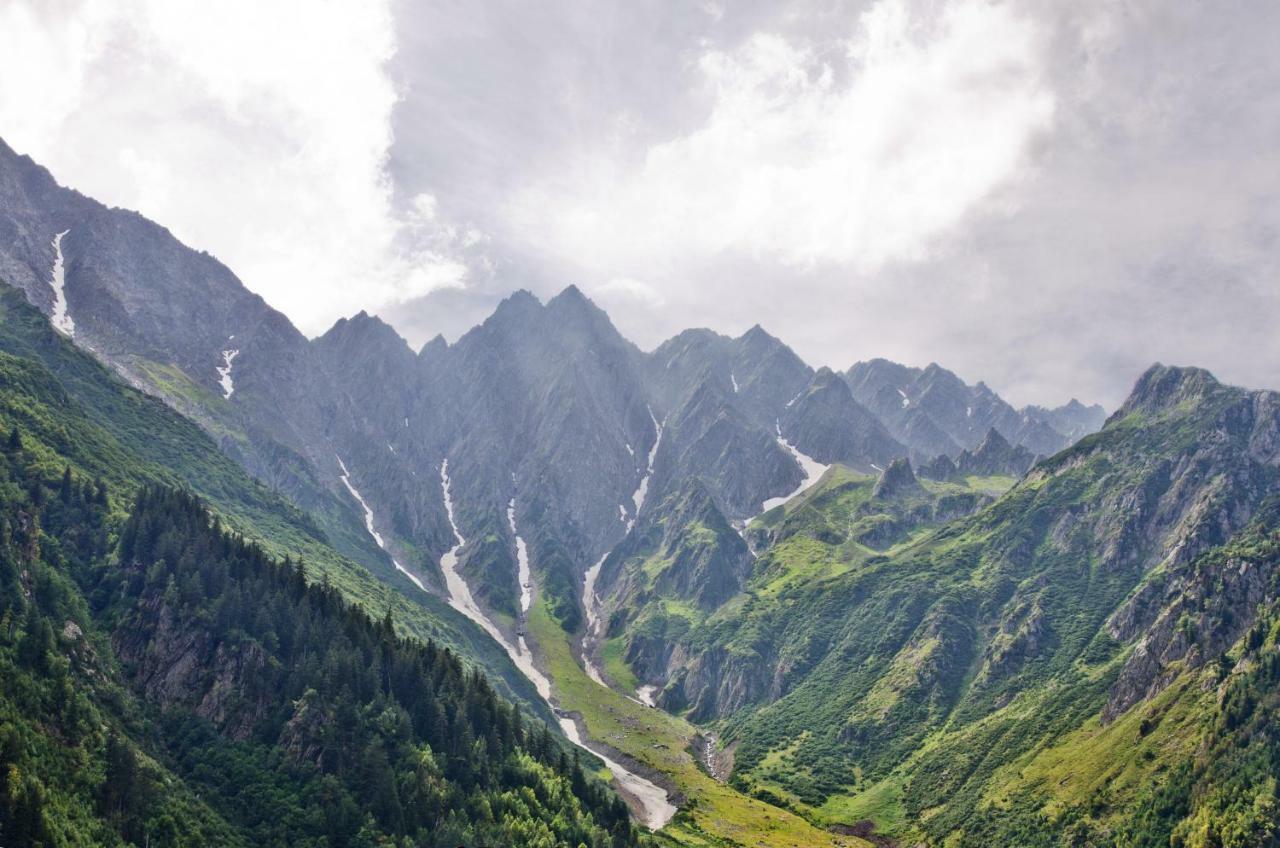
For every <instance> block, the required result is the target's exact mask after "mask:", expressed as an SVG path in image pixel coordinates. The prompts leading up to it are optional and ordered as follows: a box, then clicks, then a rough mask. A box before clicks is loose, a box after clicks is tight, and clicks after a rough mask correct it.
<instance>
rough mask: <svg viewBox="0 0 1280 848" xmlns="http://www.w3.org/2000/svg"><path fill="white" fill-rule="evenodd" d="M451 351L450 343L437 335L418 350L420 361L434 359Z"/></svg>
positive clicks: (440, 335)
mask: <svg viewBox="0 0 1280 848" xmlns="http://www.w3.org/2000/svg"><path fill="white" fill-rule="evenodd" d="M448 349H449V342H448V340H446V339H445V337H444V335H443V334H441V333H437V334H436V335H435V336H434V337H432V338H431V339H430V340H429V341H428V342H427V343H426V344H424V345H423V346H422V347H421V348H419V349H418V358H419V359H433V358H435V357H437V356H439V355H441V354H442V353H444V352H445V351H447V350H448Z"/></svg>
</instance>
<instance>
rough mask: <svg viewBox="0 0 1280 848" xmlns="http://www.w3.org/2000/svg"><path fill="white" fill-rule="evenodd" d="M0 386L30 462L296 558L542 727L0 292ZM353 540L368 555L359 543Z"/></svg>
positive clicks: (185, 425)
mask: <svg viewBox="0 0 1280 848" xmlns="http://www.w3.org/2000/svg"><path fill="white" fill-rule="evenodd" d="M0 375H2V376H3V379H0V424H2V425H3V426H4V427H5V428H6V430H5V432H8V430H7V428H8V427H11V426H13V425H17V426H18V427H20V428H21V429H22V431H23V432H24V433H25V434H26V436H27V442H28V446H27V451H28V453H29V454H31V455H32V456H36V457H40V459H41V461H42V462H45V463H47V464H49V465H50V467H53V466H55V465H56V466H57V467H58V468H61V467H62V465H63V464H69V465H70V466H71V467H72V468H74V469H75V470H76V471H78V472H81V473H84V474H86V475H89V476H92V477H97V478H101V479H103V480H104V481H105V482H107V483H108V484H110V485H111V486H113V487H114V488H117V489H119V490H121V491H132V490H133V489H135V488H137V487H139V486H143V485H148V484H156V483H162V484H166V485H173V486H182V487H186V488H189V489H190V490H192V491H194V492H196V493H197V494H199V495H201V496H202V497H204V498H206V499H207V500H208V501H209V503H210V504H211V505H212V506H213V508H214V509H215V510H216V511H217V512H218V514H219V516H220V517H221V519H222V520H223V521H224V522H225V523H226V525H227V526H228V527H230V528H232V529H234V530H236V531H237V532H239V533H242V534H244V535H245V536H246V537H248V538H251V539H253V540H255V541H257V542H259V543H261V544H263V545H264V546H265V547H266V548H267V549H268V550H269V551H271V552H272V553H273V554H275V555H277V556H285V555H289V556H294V557H301V558H302V559H304V560H305V561H306V563H307V568H308V569H309V572H310V574H311V576H312V577H313V578H318V577H319V576H321V575H323V576H324V578H325V579H327V580H329V581H330V582H331V583H332V584H333V585H335V586H337V587H339V588H340V589H342V590H343V592H344V593H345V594H346V595H347V597H348V598H351V599H353V600H355V601H357V602H358V603H360V604H362V605H363V606H365V607H366V608H369V609H387V608H391V609H392V610H393V612H394V613H395V615H396V619H397V621H399V622H400V623H401V625H402V626H405V627H406V628H408V629H409V630H410V631H411V632H412V633H414V634H415V635H417V636H419V637H420V638H424V639H426V638H430V639H434V640H436V641H438V642H442V643H444V644H447V645H450V646H452V647H454V648H455V649H457V650H458V651H460V652H461V653H463V654H464V655H466V656H468V657H470V658H472V659H474V660H475V661H477V662H480V663H482V664H483V665H484V666H485V667H486V668H487V669H489V670H490V672H491V673H492V675H493V676H494V678H495V680H497V681H498V682H499V685H500V686H501V687H502V688H503V690H504V692H505V693H506V694H508V695H510V696H512V697H515V698H517V699H519V700H520V701H521V702H523V703H525V704H528V705H532V706H533V707H534V708H535V709H539V710H541V711H542V713H541V714H544V715H545V706H542V701H541V700H540V699H539V698H538V697H537V694H536V693H535V692H534V691H533V688H532V686H531V684H530V683H529V681H528V680H527V679H526V678H525V677H524V676H523V675H522V674H520V672H518V671H517V670H516V669H515V668H514V667H513V666H512V665H511V663H510V661H509V660H508V659H507V657H506V655H505V654H504V653H503V651H502V650H501V649H500V648H499V647H498V646H496V645H495V644H494V643H493V642H492V641H491V640H490V639H489V638H488V637H487V636H485V635H484V634H483V633H482V632H481V631H480V630H479V628H477V627H475V626H474V625H472V624H471V623H470V622H469V621H467V620H465V619H464V618H462V617H461V616H460V615H458V614H457V613H455V612H454V611H453V610H452V609H450V608H449V607H448V606H447V605H446V604H445V603H444V602H443V601H440V600H439V599H437V598H436V597H434V596H432V595H429V594H427V593H424V592H421V591H419V590H418V589H417V588H416V587H414V586H413V585H412V584H411V583H410V582H409V581H408V580H406V579H405V578H404V577H403V576H400V575H397V574H396V572H395V571H394V570H393V569H391V568H389V567H382V568H380V570H376V571H374V570H368V569H366V568H365V567H363V566H362V565H361V564H359V563H357V562H355V561H353V560H351V559H348V558H347V557H345V556H343V555H342V554H340V553H339V552H338V551H337V550H335V547H334V546H333V545H332V544H331V538H332V537H331V536H330V535H329V534H328V533H327V532H326V531H325V530H324V529H323V528H321V527H320V526H319V524H318V522H316V521H315V520H314V518H313V517H312V516H311V515H309V514H307V513H305V512H303V511H301V510H299V509H298V508H297V507H295V506H294V505H292V504H291V503H289V502H288V501H287V500H286V499H284V498H283V497H281V496H280V495H279V494H278V493H276V492H273V491H272V490H270V489H269V488H267V487H266V486H264V485H262V484H261V483H259V482H257V481H255V480H253V479H251V478H250V477H249V476H248V475H247V474H246V473H245V472H244V471H243V470H242V469H241V468H240V467H239V466H238V465H237V464H236V463H235V462H233V461H232V460H231V459H229V458H227V457H226V456H224V455H223V454H222V453H220V452H219V451H218V450H217V446H216V445H215V444H214V442H213V441H212V440H211V439H210V437H209V436H208V435H207V434H206V433H205V432H204V431H203V430H201V429H200V428H199V427H197V426H196V425H195V424H193V423H192V422H190V421H188V420H186V419H184V418H183V417H181V416H180V415H177V414H176V413H174V412H173V411H172V410H170V409H169V408H168V407H166V406H165V405H164V404H163V403H161V402H160V401H159V400H156V399H155V398H151V397H148V396H147V395H145V394H143V393H141V392H139V391H137V390H135V389H132V388H130V387H128V386H126V385H124V384H123V383H122V382H120V381H119V380H118V379H117V378H115V377H114V376H113V375H112V374H111V373H110V372H108V371H107V370H106V369H105V368H104V367H103V366H102V365H99V364H98V363H97V362H95V361H94V359H93V358H92V357H90V356H88V355H87V354H85V353H83V352H81V351H80V350H78V349H76V347H75V346H74V345H72V344H71V343H70V342H69V341H68V340H67V339H65V338H63V337H62V336H61V335H60V334H59V333H56V332H55V331H54V330H53V329H52V328H51V327H50V326H49V324H48V322H47V321H46V320H45V319H44V317H43V316H42V315H40V313H39V312H37V311H36V310H35V309H34V308H32V307H31V306H29V305H28V304H26V303H25V302H23V297H22V295H21V293H20V292H17V291H15V290H13V289H0ZM356 540H357V541H359V542H360V543H361V544H365V545H368V546H369V547H371V548H373V543H372V541H371V540H369V539H368V537H367V535H364V534H361V535H360V536H357V537H356ZM374 551H376V548H374ZM369 559H370V560H371V561H372V562H374V563H375V564H378V563H384V562H385V559H382V558H381V557H379V556H377V555H376V554H375V555H371V556H370V557H369Z"/></svg>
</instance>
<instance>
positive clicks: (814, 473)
mask: <svg viewBox="0 0 1280 848" xmlns="http://www.w3.org/2000/svg"><path fill="white" fill-rule="evenodd" d="M774 427H775V431H776V433H777V436H776V438H777V440H778V444H779V445H780V446H782V448H784V449H785V450H786V451H787V452H788V453H790V454H791V458H792V459H794V460H795V461H796V464H797V465H799V466H800V471H801V472H802V473H803V474H804V479H802V480H801V481H800V485H799V486H797V487H796V489H795V491H793V492H791V493H790V494H786V495H783V496H782V497H777V498H769V500H767V501H765V502H764V506H763V507H762V508H761V510H760V512H761V514H762V515H763V514H764V513H766V512H768V511H769V510H771V509H773V508H774V507H779V506H782V505H783V504H784V503H786V502H787V501H789V500H791V499H792V498H794V497H795V496H796V495H798V494H800V493H801V492H803V491H804V490H805V489H807V488H809V487H810V486H812V485H813V484H814V483H816V482H818V478H820V477H821V476H822V475H823V474H825V473H826V471H827V469H828V468H830V467H831V466H829V465H823V464H822V463H821V462H818V460H816V459H814V458H813V457H811V456H809V455H808V454H805V453H802V452H801V451H800V449H799V448H797V447H796V446H795V445H793V444H791V442H788V441H787V440H786V439H784V438H783V437H782V425H781V424H775V425H774Z"/></svg>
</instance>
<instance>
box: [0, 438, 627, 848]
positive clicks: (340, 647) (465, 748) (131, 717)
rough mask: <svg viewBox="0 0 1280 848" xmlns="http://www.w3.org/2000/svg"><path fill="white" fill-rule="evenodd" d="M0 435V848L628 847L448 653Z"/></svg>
mask: <svg viewBox="0 0 1280 848" xmlns="http://www.w3.org/2000/svg"><path fill="white" fill-rule="evenodd" d="M8 432H9V433H10V436H9V438H8V439H7V440H6V442H5V445H4V447H3V448H2V449H0V621H3V622H5V626H4V627H3V628H0V667H2V668H3V678H4V680H5V681H6V685H5V687H4V690H3V692H2V693H0V765H2V766H3V769H2V770H0V774H2V775H3V780H4V784H5V790H6V791H5V792H4V793H0V838H3V839H4V841H5V844H12V845H48V846H54V845H78V844H95V845H126V844H148V845H161V846H164V845H187V844H219V845H299V846H303V845H315V846H321V845H325V846H360V845H372V844H379V843H380V842H382V841H384V840H387V839H396V838H401V837H403V838H411V839H412V841H413V842H414V844H418V845H440V846H452V845H455V844H459V843H463V844H479V843H491V844H515V843H519V844H527V845H542V846H547V848H551V846H557V845H563V844H579V843H582V844H589V845H593V846H601V848H603V846H622V845H633V844H636V842H637V840H638V836H637V834H636V833H635V832H634V831H633V830H632V828H631V826H630V823H629V820H628V815H627V810H626V807H625V805H624V804H623V803H622V802H621V800H619V799H618V798H617V797H616V796H613V795H612V794H611V793H609V792H608V790H606V789H604V788H603V787H602V786H600V785H599V784H597V783H595V782H593V781H591V780H589V779H588V778H587V776H586V775H585V774H584V772H583V771H582V769H581V767H580V766H579V764H578V762H577V758H576V756H575V757H572V758H570V757H568V756H567V755H566V752H565V750H564V749H563V748H561V747H560V744H559V743H557V742H556V741H555V739H554V738H553V737H552V735H551V734H550V732H549V730H548V728H547V726H546V725H545V724H539V723H535V722H526V720H525V719H523V718H522V716H521V714H520V712H519V710H518V709H516V708H514V707H512V706H511V705H510V704H508V703H505V702H504V701H502V700H501V699H500V698H499V697H498V696H497V695H496V694H495V692H494V690H493V689H492V688H491V687H490V685H489V684H488V682H487V680H486V679H485V677H484V676H483V675H482V674H480V673H478V672H475V671H468V670H467V669H466V668H465V667H464V666H463V665H462V663H461V662H460V661H459V660H458V659H457V657H456V656H454V655H453V654H452V653H451V652H450V651H448V650H447V649H442V648H440V647H439V646H437V645H435V644H434V643H430V642H428V643H422V642H418V641H416V640H412V639H405V638H402V637H400V636H398V635H397V633H396V629H395V627H394V625H393V623H392V618H391V614H390V612H388V613H387V615H386V617H385V618H384V619H383V620H382V621H381V622H375V621H374V620H373V619H371V618H369V617H368V616H367V615H366V614H365V613H364V612H363V611H361V610H360V609H359V608H356V607H353V606H350V605H349V604H348V603H347V602H346V601H345V600H344V599H343V598H342V593H341V592H340V591H339V590H337V589H335V588H333V587H332V586H331V585H330V584H328V583H327V582H325V583H324V584H323V585H321V584H315V583H311V584H309V583H308V580H307V578H306V575H305V573H304V570H303V568H302V565H301V564H300V563H298V562H290V561H288V560H285V561H283V562H279V561H274V560H273V559H272V558H271V557H269V556H268V555H267V554H266V553H265V552H264V551H263V550H262V549H261V548H260V547H258V546H256V545H253V544H250V543H246V542H245V541H243V539H241V538H240V537H238V536H235V535H233V534H230V533H228V532H226V531H224V530H223V529H222V528H221V526H220V523H219V522H218V521H217V520H216V519H215V518H214V517H213V516H212V515H211V514H210V513H209V512H208V510H207V509H206V508H205V507H204V506H203V505H202V504H201V503H200V502H199V501H197V500H196V499H195V498H194V497H192V496H191V495H189V494H185V493H181V492H178V491H174V490H171V489H167V488H163V487H153V488H147V489H145V490H143V491H142V492H141V494H140V496H139V498H138V499H137V501H136V503H134V504H133V505H132V507H131V508H130V509H129V512H128V517H127V519H126V518H123V516H122V507H123V502H122V501H121V500H118V499H114V498H113V496H112V494H111V488H110V487H109V486H108V485H107V484H106V483H105V482H102V481H98V482H92V481H90V480H89V479H88V478H86V477H83V476H80V475H78V474H76V473H73V472H72V470H71V468H70V467H69V466H66V467H65V468H64V470H63V471H62V473H61V474H59V473H57V472H56V468H57V464H56V463H54V464H51V463H50V462H49V460H51V459H53V458H54V455H53V454H51V452H50V450H49V446H48V445H47V444H44V443H42V442H40V441H39V440H33V439H32V437H31V436H30V435H28V436H27V437H26V438H24V436H23V431H22V430H21V429H19V428H17V427H14V428H13V429H11V430H9V431H8ZM117 537H118V539H119V543H118V545H116V544H113V543H112V541H111V540H112V539H115V538H117Z"/></svg>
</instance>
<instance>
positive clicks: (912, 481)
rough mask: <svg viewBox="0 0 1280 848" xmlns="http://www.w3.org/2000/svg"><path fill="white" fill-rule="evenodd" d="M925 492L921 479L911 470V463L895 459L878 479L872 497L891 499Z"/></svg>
mask: <svg viewBox="0 0 1280 848" xmlns="http://www.w3.org/2000/svg"><path fill="white" fill-rule="evenodd" d="M923 492H924V489H923V488H922V487H921V485H920V481H919V480H917V479H916V475H915V472H914V471H912V470H911V463H910V462H908V461H907V460H906V459H895V460H894V461H893V462H892V463H890V464H889V467H888V468H886V469H885V470H884V473H883V474H881V475H880V479H879V480H877V481H876V486H875V488H874V489H872V490H871V497H873V498H881V499H884V500H891V499H893V498H899V497H903V496H906V495H915V494H921V493H923Z"/></svg>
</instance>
